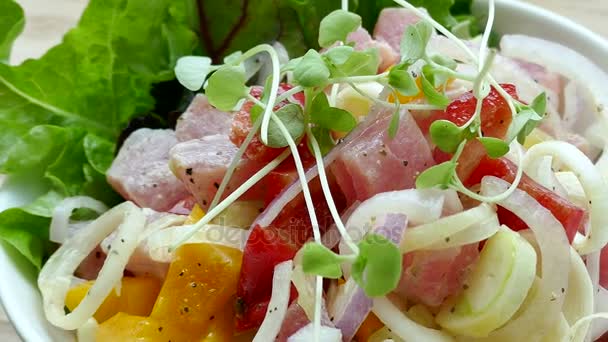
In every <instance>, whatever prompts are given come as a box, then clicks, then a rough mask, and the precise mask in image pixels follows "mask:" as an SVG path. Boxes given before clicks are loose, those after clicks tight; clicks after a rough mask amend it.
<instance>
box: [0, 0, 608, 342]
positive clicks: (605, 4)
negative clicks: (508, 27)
mask: <svg viewBox="0 0 608 342" xmlns="http://www.w3.org/2000/svg"><path fill="white" fill-rule="evenodd" d="M527 1H528V2H530V3H534V4H536V5H539V6H541V7H545V8H547V9H549V10H551V11H554V12H556V13H559V14H561V15H563V16H566V17H568V18H571V19H573V20H574V21H577V22H578V23H580V24H582V25H584V26H586V27H588V28H589V29H591V30H593V31H595V32H597V33H599V34H601V35H603V36H604V37H606V38H608V25H606V19H607V18H608V1H607V0H585V1H572V0H527ZM17 2H18V3H19V4H21V5H22V6H23V8H24V10H25V13H26V27H25V30H24V32H23V34H22V36H21V37H20V38H19V39H18V40H17V41H16V42H15V46H14V51H13V56H12V58H11V62H12V63H19V62H21V61H23V60H24V59H26V58H35V57H38V56H40V55H41V54H42V53H44V51H46V49H48V48H50V47H51V46H53V45H55V44H57V43H59V42H60V41H61V36H62V35H63V34H64V33H65V32H66V31H67V30H68V29H69V28H70V27H72V26H73V25H74V24H75V23H76V22H77V20H78V17H79V15H80V13H81V11H82V9H83V8H84V6H85V5H86V2H87V0H53V1H41V0H17ZM0 341H2V342H17V341H19V337H18V336H17V334H16V333H15V330H14V329H13V327H12V326H11V324H10V323H9V321H8V320H7V318H6V315H5V313H4V311H3V310H2V308H1V307H0Z"/></svg>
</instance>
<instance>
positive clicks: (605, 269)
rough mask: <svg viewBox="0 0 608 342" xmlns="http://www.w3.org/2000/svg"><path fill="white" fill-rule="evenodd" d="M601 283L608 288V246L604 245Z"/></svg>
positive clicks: (601, 257) (601, 260)
mask: <svg viewBox="0 0 608 342" xmlns="http://www.w3.org/2000/svg"><path fill="white" fill-rule="evenodd" d="M600 285H602V286H603V287H605V288H608V247H604V248H603V249H602V252H601V254H600ZM607 341H608V336H607Z"/></svg>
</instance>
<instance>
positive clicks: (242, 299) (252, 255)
mask: <svg viewBox="0 0 608 342" xmlns="http://www.w3.org/2000/svg"><path fill="white" fill-rule="evenodd" d="M328 182H329V185H330V189H336V188H337V184H336V183H335V179H334V178H333V177H332V176H331V175H330V174H328ZM309 188H310V192H311V197H312V200H313V203H314V207H315V212H316V216H317V220H318V221H319V228H320V230H321V233H324V232H325V230H326V229H327V228H328V227H329V226H330V225H331V224H332V223H333V220H332V218H331V214H330V212H329V209H328V207H327V203H326V202H325V198H324V195H323V192H322V189H321V184H320V183H319V181H318V179H314V180H312V181H311V182H310V183H309ZM332 195H333V198H334V202H335V203H336V207H337V208H338V211H342V210H343V209H344V208H345V206H346V200H345V199H344V196H343V195H342V194H341V193H339V192H338V191H332ZM312 238H313V232H312V226H311V223H310V218H309V216H308V210H307V208H306V203H305V201H304V197H303V196H302V194H300V195H298V196H297V197H296V198H295V199H294V200H292V201H291V202H290V203H288V204H287V205H286V206H285V207H284V208H283V210H282V211H281V213H280V214H279V215H278V216H277V218H276V219H275V220H274V221H273V222H272V224H271V225H270V226H268V227H260V226H259V225H256V226H255V227H253V228H252V231H251V234H250V235H249V239H248V240H247V244H246V245H245V250H244V251H243V263H242V267H241V275H240V279H239V284H238V287H237V297H238V298H237V305H236V306H237V308H239V310H237V326H236V330H237V331H245V330H248V329H252V328H256V327H258V326H259V325H260V324H261V323H262V321H263V320H264V316H265V315H266V309H267V307H268V301H269V300H270V295H271V292H272V275H273V273H274V267H275V266H276V265H277V264H279V263H281V262H283V261H286V260H291V259H293V258H294V256H295V255H296V253H297V251H298V250H299V249H300V248H301V247H302V246H303V245H304V243H306V242H307V241H310V240H311V239H312ZM295 295H296V292H295V290H294V288H293V287H292V298H295Z"/></svg>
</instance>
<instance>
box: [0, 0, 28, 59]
mask: <svg viewBox="0 0 608 342" xmlns="http://www.w3.org/2000/svg"><path fill="white" fill-rule="evenodd" d="M24 25H25V18H24V16H23V10H22V9H21V7H19V5H17V3H15V2H14V1H12V0H6V1H0V63H4V62H8V60H9V57H10V54H11V48H12V46H13V41H15V39H16V38H17V36H18V35H19V34H20V33H21V31H22V30H23V27H24Z"/></svg>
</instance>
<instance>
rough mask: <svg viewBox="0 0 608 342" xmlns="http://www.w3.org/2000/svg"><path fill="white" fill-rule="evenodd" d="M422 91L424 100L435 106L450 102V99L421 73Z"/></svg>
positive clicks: (442, 105) (445, 105)
mask: <svg viewBox="0 0 608 342" xmlns="http://www.w3.org/2000/svg"><path fill="white" fill-rule="evenodd" d="M421 84H422V93H423V94H424V97H425V98H426V100H427V101H428V102H429V103H430V104H432V105H435V106H439V107H443V108H445V107H447V106H448V105H449V104H450V99H448V98H447V97H446V96H445V95H443V94H442V93H440V92H439V91H437V89H435V87H434V86H433V85H432V84H431V83H430V82H429V80H428V79H427V78H426V77H425V76H424V74H422V81H421Z"/></svg>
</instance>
